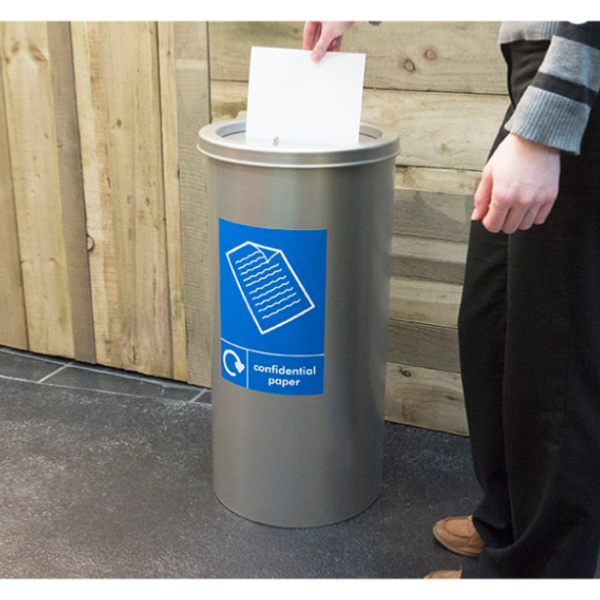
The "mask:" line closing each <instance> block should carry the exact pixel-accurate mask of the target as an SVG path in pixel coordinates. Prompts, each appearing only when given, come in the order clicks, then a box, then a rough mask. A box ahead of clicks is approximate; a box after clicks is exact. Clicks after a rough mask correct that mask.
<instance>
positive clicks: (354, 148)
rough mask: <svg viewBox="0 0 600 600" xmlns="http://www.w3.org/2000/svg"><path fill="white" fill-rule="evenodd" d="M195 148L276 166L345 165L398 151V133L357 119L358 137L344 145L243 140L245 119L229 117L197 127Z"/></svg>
mask: <svg viewBox="0 0 600 600" xmlns="http://www.w3.org/2000/svg"><path fill="white" fill-rule="evenodd" d="M199 136H200V143H199V144H198V149H199V150H200V152H202V153H203V154H206V155H207V156H209V157H211V158H214V159H217V160H222V161H226V162H231V163H236V164H245V165H255V166H261V167H280V168H318V167H327V168H331V167H345V166H353V165H361V164H367V163H372V162H379V161H382V160H387V159H389V158H393V157H395V156H396V155H397V154H398V152H399V151H400V142H399V139H398V135H397V134H396V133H393V132H391V131H389V130H388V129H386V128H384V127H381V126H380V125H377V124H375V123H370V122H365V121H363V122H361V124H360V133H359V141H358V143H356V144H350V145H344V146H323V145H308V144H278V140H273V142H271V143H269V142H267V141H259V140H252V141H247V140H246V121H245V120H239V119H233V120H230V121H218V122H216V123H211V124H210V125H206V126H205V127H203V128H202V129H201V130H200V133H199Z"/></svg>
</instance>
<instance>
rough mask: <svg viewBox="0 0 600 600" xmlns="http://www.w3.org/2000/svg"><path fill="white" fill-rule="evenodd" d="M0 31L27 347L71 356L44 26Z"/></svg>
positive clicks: (69, 307)
mask: <svg viewBox="0 0 600 600" xmlns="http://www.w3.org/2000/svg"><path fill="white" fill-rule="evenodd" d="M0 36H1V38H2V45H1V46H2V47H1V49H0V53H1V55H2V61H3V70H2V75H3V80H4V81H3V83H4V93H5V102H6V114H7V119H8V124H9V125H8V135H9V143H10V150H11V164H12V175H13V187H14V199H15V207H16V215H17V223H18V230H19V245H20V256H21V261H22V274H23V284H24V292H25V304H26V314H27V329H28V334H29V348H30V350H32V351H34V352H39V353H42V354H49V355H58V356H64V357H68V358H73V356H74V347H73V325H72V305H71V298H70V295H69V281H68V269H67V259H66V248H65V239H64V235H63V207H62V199H61V189H60V176H59V166H58V165H59V159H58V151H57V140H56V128H55V121H54V103H53V94H52V80H51V65H50V56H49V51H48V36H47V30H46V25H45V24H44V23H34V22H26V23H17V22H10V23H2V24H0Z"/></svg>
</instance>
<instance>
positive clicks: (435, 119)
mask: <svg viewBox="0 0 600 600" xmlns="http://www.w3.org/2000/svg"><path fill="white" fill-rule="evenodd" d="M508 105H509V101H508V99H507V98H506V97H504V96H491V95H489V96H488V95H478V94H456V93H437V92H429V93H424V92H392V91H379V90H365V92H364V94H363V107H362V118H363V120H366V121H375V122H376V123H381V124H382V125H386V126H388V127H389V128H391V129H392V130H393V131H396V132H398V134H399V136H400V154H399V155H398V157H397V159H396V163H397V164H400V165H409V166H418V167H436V168H445V169H465V170H481V169H482V168H483V166H484V165H485V161H486V158H487V155H488V153H489V149H490V147H491V145H492V143H493V141H494V139H495V137H496V134H497V131H498V127H500V124H501V123H502V119H503V117H504V114H505V112H506V109H507V108H508ZM399 107H402V108H401V109H399Z"/></svg>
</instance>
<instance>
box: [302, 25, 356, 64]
mask: <svg viewBox="0 0 600 600" xmlns="http://www.w3.org/2000/svg"><path fill="white" fill-rule="evenodd" d="M353 25H354V21H307V22H306V24H305V26H304V41H303V49H304V50H312V51H313V52H312V54H311V58H312V59H313V60H314V61H315V62H319V61H320V60H321V59H322V58H323V56H325V53H326V52H339V51H340V49H341V47H342V37H343V36H344V34H345V33H346V31H348V30H349V29H350V28H351V27H352V26H353Z"/></svg>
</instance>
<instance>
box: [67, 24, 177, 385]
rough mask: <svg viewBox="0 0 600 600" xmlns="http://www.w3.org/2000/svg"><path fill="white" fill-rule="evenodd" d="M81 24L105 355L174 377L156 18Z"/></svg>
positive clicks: (97, 316)
mask: <svg viewBox="0 0 600 600" xmlns="http://www.w3.org/2000/svg"><path fill="white" fill-rule="evenodd" d="M72 31H73V48H74V64H75V76H76V86H77V102H78V109H79V112H80V117H81V119H80V123H81V140H82V157H83V158H82V162H83V172H84V186H85V192H86V210H87V214H88V232H89V233H90V236H91V237H92V238H93V240H94V250H93V251H92V252H91V253H90V272H91V278H92V298H93V305H94V327H95V336H96V352H97V356H98V361H99V362H101V363H102V364H107V365H111V366H115V367H122V368H126V369H131V370H135V371H139V372H142V373H148V374H152V375H157V376H163V377H171V376H172V348H171V332H170V308H169V306H170V303H169V284H168V276H167V252H166V231H165V206H164V185H163V177H162V173H163V167H162V151H161V119H160V97H159V85H158V77H159V74H158V50H157V40H156V37H157V36H156V25H155V24H153V23H145V22H127V23H116V22H111V23H98V22H89V23H73V24H72ZM100 247H101V248H100Z"/></svg>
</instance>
